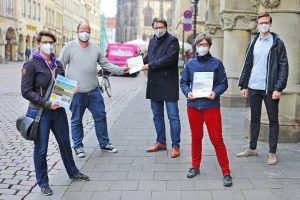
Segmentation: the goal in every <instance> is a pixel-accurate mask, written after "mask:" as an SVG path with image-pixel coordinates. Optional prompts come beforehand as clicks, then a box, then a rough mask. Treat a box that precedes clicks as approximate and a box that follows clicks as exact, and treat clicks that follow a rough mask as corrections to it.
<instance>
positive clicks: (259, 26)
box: [258, 24, 270, 33]
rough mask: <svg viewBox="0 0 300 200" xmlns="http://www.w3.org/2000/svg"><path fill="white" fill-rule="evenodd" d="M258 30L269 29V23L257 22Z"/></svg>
mask: <svg viewBox="0 0 300 200" xmlns="http://www.w3.org/2000/svg"><path fill="white" fill-rule="evenodd" d="M258 30H259V32H261V33H267V32H269V30H270V24H259V25H258Z"/></svg>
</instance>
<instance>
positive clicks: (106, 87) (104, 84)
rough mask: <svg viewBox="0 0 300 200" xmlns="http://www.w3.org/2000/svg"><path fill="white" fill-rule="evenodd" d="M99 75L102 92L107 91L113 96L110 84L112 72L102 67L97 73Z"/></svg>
mask: <svg viewBox="0 0 300 200" xmlns="http://www.w3.org/2000/svg"><path fill="white" fill-rule="evenodd" d="M97 75H98V77H99V87H100V90H101V92H102V93H104V91H105V92H106V94H107V96H108V97H111V95H112V93H111V86H110V82H109V79H108V77H109V75H110V72H108V71H106V70H104V69H100V70H99V71H98V73H97Z"/></svg>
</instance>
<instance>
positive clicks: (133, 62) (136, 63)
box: [127, 56, 144, 74]
mask: <svg viewBox="0 0 300 200" xmlns="http://www.w3.org/2000/svg"><path fill="white" fill-rule="evenodd" d="M127 64H128V67H129V74H133V73H135V72H138V71H141V70H142V69H143V66H144V62H143V57H142V56H137V57H133V58H129V59H127Z"/></svg>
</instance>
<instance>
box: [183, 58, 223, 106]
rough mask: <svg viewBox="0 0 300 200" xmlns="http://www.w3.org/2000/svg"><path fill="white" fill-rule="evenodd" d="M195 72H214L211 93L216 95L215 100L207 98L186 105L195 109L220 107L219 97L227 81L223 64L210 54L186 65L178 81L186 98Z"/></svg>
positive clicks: (194, 100)
mask: <svg viewBox="0 0 300 200" xmlns="http://www.w3.org/2000/svg"><path fill="white" fill-rule="evenodd" d="M195 72H214V80H213V88H212V91H214V92H215V93H216V98H215V99H214V100H211V99H208V98H197V99H193V100H188V102H187V105H188V106H189V107H193V108H196V109H204V108H216V107H220V95H221V94H223V93H224V92H225V91H226V89H227V88H228V81H227V76H226V73H225V69H224V66H223V63H222V62H221V61H220V60H218V59H217V58H214V57H212V56H211V54H210V53H208V54H206V55H205V56H201V57H200V56H198V57H197V58H193V59H192V60H190V61H189V62H188V63H187V64H186V67H185V68H184V70H183V73H182V76H181V80H180V87H181V90H182V92H183V94H184V95H185V96H186V97H187V95H188V93H189V92H192V84H193V78H194V73H195Z"/></svg>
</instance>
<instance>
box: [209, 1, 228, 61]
mask: <svg viewBox="0 0 300 200" xmlns="http://www.w3.org/2000/svg"><path fill="white" fill-rule="evenodd" d="M219 13H220V2H219V0H210V1H208V5H207V10H206V15H207V19H206V23H205V27H204V29H205V32H206V33H208V34H209V35H210V36H211V38H212V43H213V45H212V46H211V48H210V52H211V54H212V55H213V56H214V57H216V58H219V59H222V58H223V39H224V33H223V30H222V28H221V25H220V22H219Z"/></svg>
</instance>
